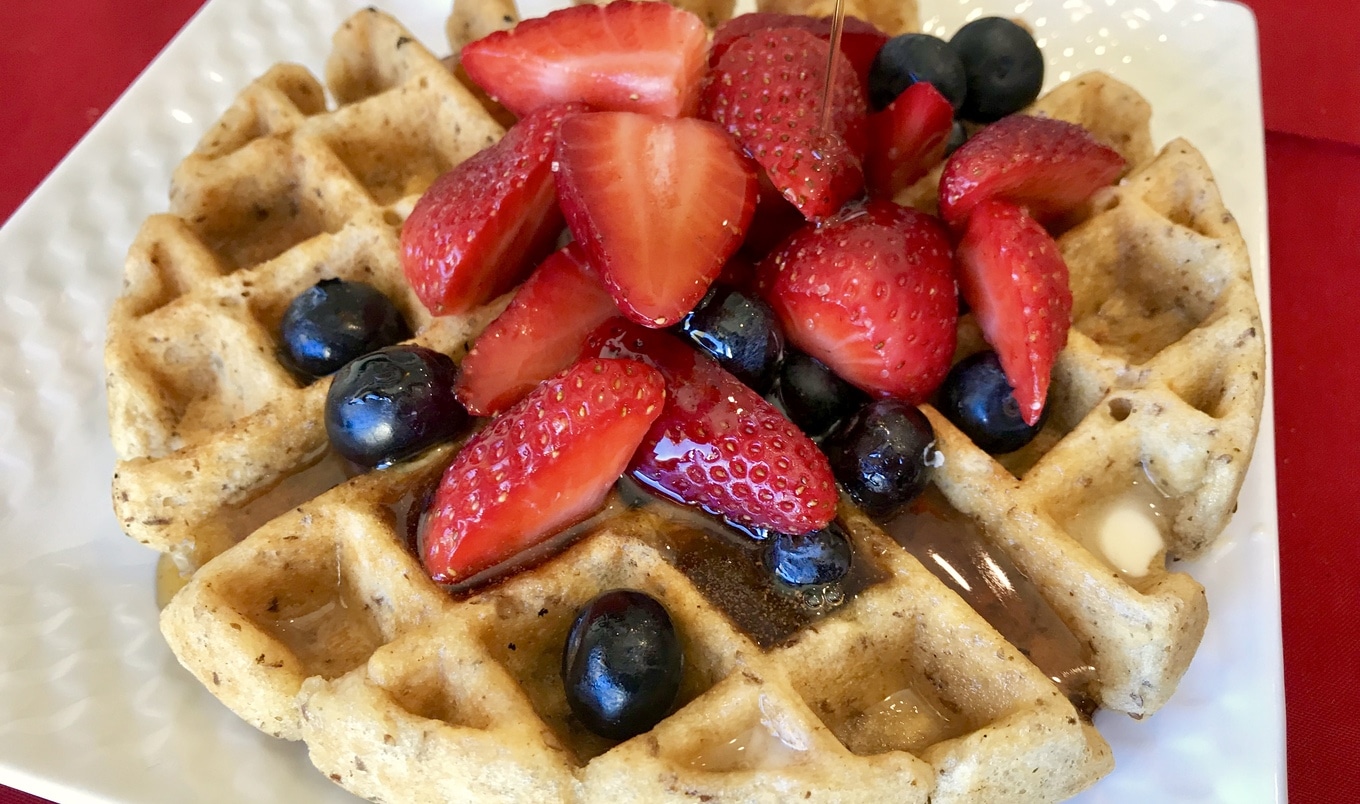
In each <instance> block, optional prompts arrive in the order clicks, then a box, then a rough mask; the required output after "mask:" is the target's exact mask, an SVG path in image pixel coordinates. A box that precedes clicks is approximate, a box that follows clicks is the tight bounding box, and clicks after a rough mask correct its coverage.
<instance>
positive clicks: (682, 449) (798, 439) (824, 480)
mask: <svg viewBox="0 0 1360 804" xmlns="http://www.w3.org/2000/svg"><path fill="white" fill-rule="evenodd" d="M586 354H588V355H592V354H599V355H601V356H606V357H624V358H632V359H636V360H641V361H643V362H646V363H649V364H651V365H653V366H655V367H656V368H657V369H658V370H659V371H660V372H661V374H662V376H664V377H665V378H666V405H665V407H664V408H663V409H662V412H661V417H660V418H658V419H657V420H656V423H655V424H653V425H652V429H651V430H650V431H649V432H648V433H647V437H646V438H644V439H643V441H642V445H641V446H640V447H639V448H638V451H637V455H636V456H635V457H634V459H633V463H632V472H633V476H634V477H636V478H638V479H639V480H640V481H642V482H644V483H646V484H647V485H648V486H650V487H652V488H654V489H657V490H658V491H661V492H663V493H665V494H666V495H668V496H670V497H672V498H674V499H676V500H679V501H681V502H685V503H688V504H690V505H697V506H700V507H702V508H703V509H705V510H707V511H708V512H710V513H713V514H717V515H719V516H723V517H726V518H727V519H729V520H730V521H732V522H734V523H736V524H738V525H741V526H744V527H748V528H770V529H773V530H775V531H778V532H780V533H794V534H798V533H808V532H810V531H814V530H818V529H820V528H823V527H826V524H827V523H828V522H830V521H831V520H832V519H833V518H834V517H835V516H836V483H835V480H834V479H833V478H832V475H831V466H830V465H829V464H828V463H827V460H826V456H824V455H822V453H821V451H820V450H818V449H817V445H816V444H813V443H812V441H811V440H809V439H808V437H807V436H805V435H803V433H802V432H801V431H800V430H799V429H798V428H797V427H795V426H794V425H793V424H792V423H790V422H789V420H788V419H786V418H784V416H783V415H782V414H780V412H779V411H777V410H775V409H774V407H773V406H772V405H770V403H768V402H766V401H765V400H764V399H762V398H760V396H759V395H757V394H756V392H755V391H752V390H751V389H750V388H747V387H746V386H745V385H742V384H741V381H739V380H738V379H737V378H736V377H733V376H732V375H731V374H728V373H727V372H726V371H724V370H723V369H722V368H721V367H719V366H718V364H717V362H716V361H714V360H713V359H712V358H709V357H708V356H706V355H701V354H699V353H697V352H695V351H694V350H693V349H691V348H689V347H688V346H686V345H685V344H684V343H682V342H681V341H679V340H677V339H676V338H675V337H674V336H672V335H669V334H667V333H664V332H657V331H655V330H648V329H644V328H642V327H639V326H636V325H634V324H630V323H628V322H626V321H624V320H622V319H617V320H616V321H615V322H614V323H612V324H605V325H604V326H603V327H601V328H600V330H599V332H597V333H596V334H595V335H594V336H592V338H591V341H590V344H588V345H587V347H586Z"/></svg>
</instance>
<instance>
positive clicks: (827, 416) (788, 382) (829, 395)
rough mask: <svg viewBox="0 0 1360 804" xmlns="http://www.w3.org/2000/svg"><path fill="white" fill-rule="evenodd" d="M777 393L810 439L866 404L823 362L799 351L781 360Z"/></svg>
mask: <svg viewBox="0 0 1360 804" xmlns="http://www.w3.org/2000/svg"><path fill="white" fill-rule="evenodd" d="M778 393H779V401H780V403H781V404H782V405H783V406H784V412H785V413H787V414H788V417H789V419H790V420H791V421H792V422H793V423H794V424H796V425H798V426H799V427H800V428H801V429H802V430H803V432H805V433H807V434H808V435H809V436H813V437H816V436H820V435H822V434H824V433H826V431H828V430H830V429H831V428H832V427H834V426H835V425H836V423H837V422H839V421H841V420H842V419H844V418H845V417H847V416H849V415H850V414H852V413H854V412H855V411H856V410H858V409H859V408H860V407H862V406H863V405H864V403H865V402H868V401H869V397H868V396H867V395H866V394H865V393H864V392H863V391H861V390H859V389H858V388H856V387H855V386H853V385H851V384H850V383H848V382H846V381H845V380H842V379H841V378H840V377H838V376H836V372H834V371H832V370H831V369H830V368H829V367H828V366H827V365H826V364H825V363H823V362H822V361H820V360H818V359H817V358H815V357H810V356H808V355H805V354H803V353H802V352H789V354H788V356H787V357H785V358H784V366H783V368H782V369H780V372H779V392H778Z"/></svg>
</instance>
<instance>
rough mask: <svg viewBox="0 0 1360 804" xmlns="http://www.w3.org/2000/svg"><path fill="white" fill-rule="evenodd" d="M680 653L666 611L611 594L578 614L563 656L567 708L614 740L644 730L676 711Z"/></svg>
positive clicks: (628, 593) (649, 601)
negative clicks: (671, 710)
mask: <svg viewBox="0 0 1360 804" xmlns="http://www.w3.org/2000/svg"><path fill="white" fill-rule="evenodd" d="M683 669H684V653H683V651H682V650H681V648H680V638H679V637H678V636H677V635H676V633H675V625H674V624H672V623H671V618H670V615H669V614H667V613H666V608H665V607H664V606H662V605H661V604H660V603H659V602H658V601H657V600H656V599H655V598H653V597H652V596H650V595H648V594H645V593H643V592H636V591H633V590H631V589H615V590H613V591H609V592H605V593H603V594H601V595H600V596H599V597H597V598H595V599H594V600H592V601H590V602H589V603H587V604H586V605H585V607H584V608H582V609H581V612H580V613H579V614H577V615H576V622H574V623H572V625H571V631H570V633H568V634H567V644H566V646H565V648H564V650H563V651H562V685H563V687H564V688H565V690H566V693H567V704H568V705H569V706H571V711H572V712H573V713H575V715H576V717H577V718H579V719H580V721H581V722H582V723H584V724H585V726H586V728H588V729H590V730H591V731H592V732H594V733H596V734H598V735H600V736H601V737H608V738H610V739H611V740H626V739H628V738H630V737H634V736H637V735H639V734H641V733H643V732H644V731H648V730H649V729H651V728H652V727H653V726H655V725H656V724H657V723H660V722H661V719H662V718H664V717H665V716H666V713H667V712H669V711H670V709H671V707H672V706H674V705H675V696H676V695H677V693H679V691H680V675H681V672H682V671H683Z"/></svg>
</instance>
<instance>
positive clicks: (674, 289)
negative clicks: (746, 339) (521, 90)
mask: <svg viewBox="0 0 1360 804" xmlns="http://www.w3.org/2000/svg"><path fill="white" fill-rule="evenodd" d="M554 169H555V170H556V176H557V192H558V196H559V198H560V199H561V202H562V210H563V212H565V213H566V218H567V224H568V225H569V226H570V227H571V231H572V234H573V235H575V236H576V240H577V242H579V243H580V244H581V248H582V249H583V250H584V251H585V253H586V254H587V256H588V257H589V258H590V262H591V265H593V266H594V267H595V268H596V270H598V271H599V272H600V277H601V278H602V279H603V280H604V282H605V286H606V287H608V288H609V292H610V293H611V294H613V296H614V301H615V302H616V303H617V304H618V307H619V310H621V311H622V312H623V314H624V315H626V316H628V317H629V318H631V319H633V320H634V321H637V322H639V323H641V324H645V325H647V326H651V327H665V326H670V325H671V324H674V323H675V322H676V321H678V320H679V319H680V316H682V315H684V314H685V313H687V312H689V310H690V309H691V308H693V307H694V305H696V304H698V303H699V300H700V299H702V298H703V296H704V292H705V291H707V290H708V286H709V285H710V284H712V283H713V280H714V279H715V278H716V277H717V276H718V273H719V272H720V271H721V270H722V267H723V263H725V262H727V259H728V257H730V256H732V253H733V252H735V251H736V250H737V247H738V246H740V245H741V241H742V237H743V236H744V235H745V233H746V227H747V226H749V225H750V223H751V216H752V214H754V212H755V206H756V177H755V173H754V172H753V171H752V169H751V167H750V163H749V162H748V161H747V160H746V158H745V157H743V156H742V155H741V153H740V152H738V151H737V148H736V146H735V145H734V144H733V143H732V141H731V139H730V138H728V136H727V135H726V134H724V133H723V131H722V129H720V128H718V127H717V126H715V125H713V124H712V123H706V122H704V121H702V120H693V119H679V120H675V119H670V118H665V117H657V116H654V115H641V114H633V113H630V112H599V113H596V114H583V115H577V116H575V117H573V118H571V119H570V120H567V121H566V122H565V123H563V125H562V130H561V132H560V134H559V141H558V147H557V160H556V164H555V166H554Z"/></svg>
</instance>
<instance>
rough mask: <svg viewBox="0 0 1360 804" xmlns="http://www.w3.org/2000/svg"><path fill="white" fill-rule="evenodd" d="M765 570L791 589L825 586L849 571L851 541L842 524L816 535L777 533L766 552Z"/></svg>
mask: <svg viewBox="0 0 1360 804" xmlns="http://www.w3.org/2000/svg"><path fill="white" fill-rule="evenodd" d="M763 558H764V561H765V567H766V568H767V569H768V570H769V571H770V572H771V573H773V574H774V576H775V577H776V578H778V579H779V580H781V581H783V582H784V583H786V584H788V585H789V586H824V585H826V584H831V583H835V582H836V581H839V580H840V579H841V578H844V577H845V574H846V573H847V572H849V571H850V560H851V550H850V539H849V537H847V536H846V535H845V531H844V529H842V528H841V526H840V523H838V522H836V521H835V520H832V521H831V523H830V524H828V525H827V526H826V527H824V528H822V529H821V530H819V531H816V532H814V533H809V534H806V535H803V536H790V535H789V534H787V533H776V534H775V535H774V536H773V537H771V538H770V543H769V546H767V547H766V548H765V552H764V556H763Z"/></svg>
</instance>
